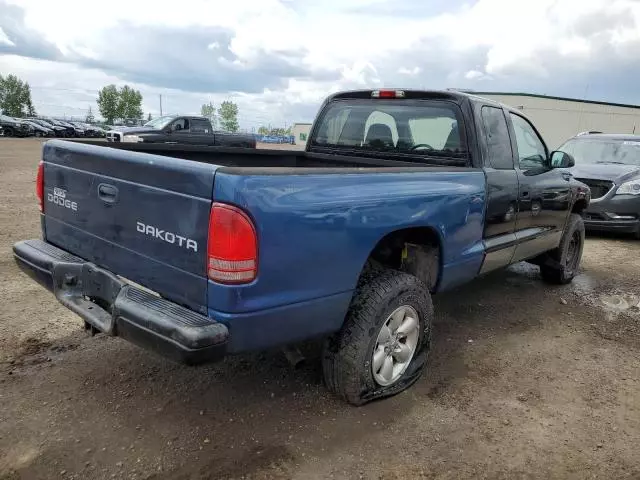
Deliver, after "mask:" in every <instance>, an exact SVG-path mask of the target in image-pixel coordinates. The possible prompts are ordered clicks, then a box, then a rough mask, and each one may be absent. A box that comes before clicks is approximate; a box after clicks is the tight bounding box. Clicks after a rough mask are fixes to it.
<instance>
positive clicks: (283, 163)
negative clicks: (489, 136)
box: [73, 140, 465, 173]
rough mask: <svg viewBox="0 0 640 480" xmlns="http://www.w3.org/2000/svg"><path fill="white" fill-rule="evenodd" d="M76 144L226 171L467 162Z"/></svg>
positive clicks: (90, 142)
mask: <svg viewBox="0 0 640 480" xmlns="http://www.w3.org/2000/svg"><path fill="white" fill-rule="evenodd" d="M73 142H74V143H83V144H87V145H96V146H100V147H105V148H114V149H118V150H128V151H132V152H140V153H151V154H154V155H162V156H167V157H174V158H181V159H185V160H193V161H196V162H201V163H209V164H214V165H217V166H222V167H250V168H252V169H255V168H268V169H271V173H276V172H274V171H273V169H274V168H280V169H285V170H283V171H281V172H282V173H287V170H286V169H295V168H320V169H327V168H341V169H344V168H385V169H387V168H398V167H411V168H434V167H435V168H437V167H444V168H460V167H462V168H464V167H465V164H464V163H465V161H462V160H453V159H443V158H439V157H428V156H425V157H419V156H414V157H411V158H400V157H398V158H393V159H389V158H371V157H362V156H354V155H336V154H333V153H332V154H322V153H309V152H306V151H301V150H275V149H274V150H269V149H255V148H233V147H231V148H230V147H207V146H201V145H171V144H162V143H147V144H145V143H119V142H114V143H105V142H103V141H100V140H79V141H73Z"/></svg>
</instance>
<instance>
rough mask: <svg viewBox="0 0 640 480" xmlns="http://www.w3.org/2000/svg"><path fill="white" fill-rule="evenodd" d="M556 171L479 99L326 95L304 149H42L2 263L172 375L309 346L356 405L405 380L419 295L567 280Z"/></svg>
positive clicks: (541, 148)
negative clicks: (30, 211) (518, 265)
mask: <svg viewBox="0 0 640 480" xmlns="http://www.w3.org/2000/svg"><path fill="white" fill-rule="evenodd" d="M573 164H574V161H573V158H572V157H571V155H569V154H566V153H564V152H560V151H557V152H549V151H548V149H547V147H546V146H545V143H544V141H543V140H542V138H541V137H540V135H539V133H538V131H537V130H536V128H535V127H534V126H533V125H532V124H531V123H530V122H529V121H528V120H527V119H526V118H525V117H524V116H523V115H522V114H521V112H519V111H517V110H512V109H510V108H508V107H506V106H503V105H500V104H497V103H495V102H492V101H490V100H487V99H484V98H480V97H475V96H472V95H468V94H464V93H460V92H454V91H409V90H373V91H371V90H364V91H352V92H343V93H338V94H335V95H332V96H331V97H329V98H328V99H327V100H326V101H325V102H324V103H323V105H322V107H321V109H320V111H319V114H318V116H317V118H316V120H315V123H314V124H313V127H312V129H311V132H310V136H309V141H308V144H307V148H306V150H305V151H276V150H255V149H232V148H219V147H202V146H188V145H181V146H178V145H165V144H149V145H145V144H144V143H118V144H104V143H102V144H100V143H97V142H91V141H81V142H75V141H63V140H51V141H48V142H47V143H46V144H45V145H44V149H43V158H42V162H41V163H40V165H39V168H38V172H37V182H36V185H37V187H36V188H37V196H38V199H39V202H40V212H41V213H40V219H41V224H42V239H32V240H25V241H21V242H18V243H16V244H15V245H14V248H13V251H14V256H15V260H16V261H17V263H18V264H19V266H20V267H21V268H22V269H23V270H24V271H25V272H26V273H27V274H29V275H30V276H32V277H33V278H34V279H36V280H37V281H38V282H40V283H41V284H42V285H44V286H45V287H46V288H48V289H49V290H51V291H52V292H53V293H54V294H55V296H56V298H57V299H58V300H59V301H60V302H62V303H63V304H64V305H65V306H66V307H68V308H69V309H71V310H72V311H74V312H76V313H77V314H78V315H79V316H80V317H81V318H82V319H83V320H84V325H85V328H86V329H88V330H90V331H91V332H92V333H96V332H103V333H105V334H109V335H116V336H119V337H122V338H124V339H126V340H129V341H131V342H133V343H135V344H138V345H140V346H142V347H144V348H147V349H149V350H153V351H156V352H158V353H160V354H162V355H165V356H167V357H170V358H172V359H175V360H178V361H181V362H184V363H187V364H197V363H202V362H207V361H213V360H216V359H219V358H221V357H223V356H224V355H229V354H236V353H240V352H246V351H252V350H259V349H266V348H270V347H274V346H279V345H283V346H284V345H290V344H295V343H296V342H300V341H303V340H307V339H312V338H315V337H318V338H323V339H324V351H323V354H322V362H323V370H324V377H325V381H326V384H327V386H328V388H329V389H331V390H332V391H333V392H335V393H336V394H338V395H339V396H341V397H342V398H344V399H345V400H346V401H348V402H350V403H352V404H355V405H360V404H363V403H366V402H368V401H370V400H373V399H376V398H381V397H385V396H389V395H393V394H396V393H398V392H400V391H402V390H404V389H406V388H407V387H409V386H410V385H412V384H413V383H414V382H415V381H416V380H417V379H418V378H419V376H420V374H421V372H422V371H423V370H424V368H425V365H426V358H427V353H428V350H429V344H430V337H431V322H432V318H433V306H432V302H431V295H432V294H435V293H439V292H442V291H444V290H447V289H451V288H453V287H455V286H456V285H460V284H462V283H465V282H468V281H470V280H472V279H474V278H476V277H478V276H480V275H483V274H485V273H487V272H489V271H492V270H495V269H498V268H501V267H506V266H507V265H510V264H512V263H514V262H519V261H523V260H526V261H529V262H531V263H534V264H536V265H539V267H540V272H541V275H542V278H543V279H544V280H546V281H548V282H552V283H556V284H563V283H568V282H570V281H571V280H572V279H573V277H574V276H575V275H576V272H577V271H578V267H579V263H580V258H581V255H582V249H583V244H584V226H583V221H582V217H581V213H582V212H583V210H584V209H585V208H586V207H587V206H588V204H589V200H590V191H589V188H588V187H587V186H586V185H584V184H582V183H580V182H578V181H576V180H575V179H574V178H573V177H572V175H571V174H570V173H569V170H568V169H569V168H570V167H572V166H573Z"/></svg>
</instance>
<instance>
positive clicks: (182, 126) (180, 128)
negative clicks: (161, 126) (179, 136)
mask: <svg viewBox="0 0 640 480" xmlns="http://www.w3.org/2000/svg"><path fill="white" fill-rule="evenodd" d="M171 130H173V131H174V132H185V131H189V120H187V119H186V118H179V119H178V120H176V121H175V122H173V123H172V124H171Z"/></svg>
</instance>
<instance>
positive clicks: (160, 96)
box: [160, 94, 162, 116]
mask: <svg viewBox="0 0 640 480" xmlns="http://www.w3.org/2000/svg"><path fill="white" fill-rule="evenodd" d="M160 116H162V94H160Z"/></svg>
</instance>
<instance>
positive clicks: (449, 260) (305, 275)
mask: <svg viewBox="0 0 640 480" xmlns="http://www.w3.org/2000/svg"><path fill="white" fill-rule="evenodd" d="M213 198H214V200H215V201H219V202H227V203H231V204H234V205H237V206H239V207H241V208H243V209H244V210H245V211H247V212H248V213H249V215H250V216H251V217H252V218H253V220H254V222H255V224H256V227H257V229H258V232H257V233H258V237H259V261H258V265H259V266H258V277H257V279H256V280H255V281H254V282H253V283H251V284H249V285H245V286H233V287H231V286H225V285H220V284H216V283H214V282H209V291H208V299H209V302H208V303H209V315H210V316H211V317H212V318H214V319H215V320H218V321H221V322H223V323H227V324H228V327H229V328H230V332H231V336H230V338H231V342H232V345H231V348H232V351H240V350H248V349H252V348H260V347H261V346H266V345H269V344H270V341H269V340H270V339H271V337H273V336H274V335H275V336H277V338H278V340H279V341H280V343H286V342H293V341H296V340H301V339H304V338H308V337H309V334H310V333H312V334H318V335H320V334H324V333H329V332H332V331H335V330H337V329H339V328H340V326H341V325H342V322H343V320H344V316H345V314H346V310H347V308H348V304H349V300H350V299H351V296H352V294H353V291H354V289H355V287H356V283H357V280H358V277H359V275H360V272H361V270H362V268H363V266H364V264H365V262H366V260H367V258H368V256H369V254H370V253H371V251H372V250H373V249H374V247H375V246H376V244H377V243H378V241H380V240H381V239H382V238H383V237H384V236H385V235H387V234H389V233H391V232H394V231H397V230H401V229H405V228H411V227H432V228H433V229H434V230H435V231H436V232H437V233H438V235H439V236H440V238H441V243H442V246H443V247H442V252H441V262H442V275H441V278H440V280H439V284H438V289H439V290H443V289H446V288H449V287H451V286H453V285H457V284H459V283H463V282H465V281H468V280H470V279H472V278H474V277H475V276H476V275H477V273H478V270H479V267H480V264H481V262H482V260H483V254H484V252H483V243H482V229H483V218H484V206H485V176H484V173H483V172H482V170H480V169H470V168H469V169H451V171H442V170H440V171H433V172H429V171H413V172H411V171H408V172H402V173H384V172H381V173H367V172H366V171H363V172H362V173H352V174H339V173H336V172H334V173H327V174H321V173H313V174H304V175H295V174H282V175H279V174H272V175H268V174H257V175H236V174H233V173H227V172H225V169H220V170H218V171H217V173H216V179H215V183H214V192H213ZM298 307H300V308H298ZM257 311H261V312H262V313H261V315H260V316H259V317H254V316H252V315H251V312H257ZM265 315H266V316H269V315H271V316H273V317H274V318H275V320H274V323H273V324H271V323H267V322H264V321H262V319H264V318H265ZM274 329H275V330H274ZM234 332H235V338H234ZM238 335H241V337H242V338H243V339H245V340H246V341H247V342H250V344H247V343H238V342H239V340H238V338H239V337H238Z"/></svg>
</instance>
